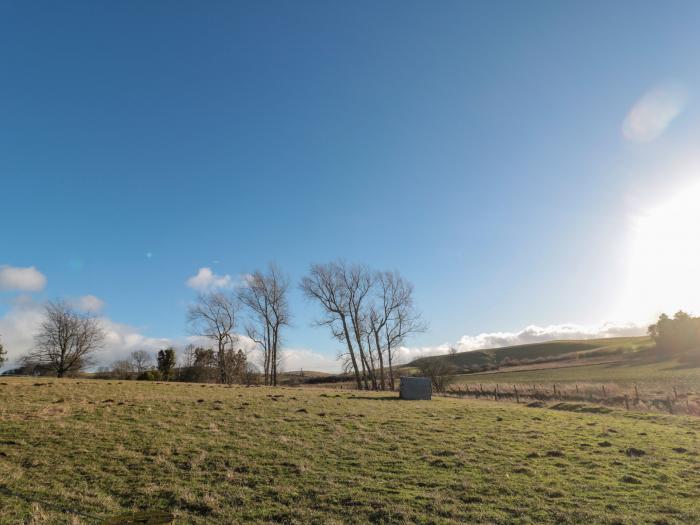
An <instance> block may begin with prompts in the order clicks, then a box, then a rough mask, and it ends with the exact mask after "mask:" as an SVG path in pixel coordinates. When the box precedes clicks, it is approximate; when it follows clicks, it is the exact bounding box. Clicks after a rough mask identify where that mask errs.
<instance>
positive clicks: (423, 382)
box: [399, 376, 433, 401]
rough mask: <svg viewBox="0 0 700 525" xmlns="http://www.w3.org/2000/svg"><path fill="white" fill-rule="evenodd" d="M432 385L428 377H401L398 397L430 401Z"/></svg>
mask: <svg viewBox="0 0 700 525" xmlns="http://www.w3.org/2000/svg"><path fill="white" fill-rule="evenodd" d="M432 395H433V385H432V384H431V382H430V378H429V377H408V376H402V377H401V386H400V388H399V397H400V398H401V399H410V400H423V401H430V399H431V398H432Z"/></svg>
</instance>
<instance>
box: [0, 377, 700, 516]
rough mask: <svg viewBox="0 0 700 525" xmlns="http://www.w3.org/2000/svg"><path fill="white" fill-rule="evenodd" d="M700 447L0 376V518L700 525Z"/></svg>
mask: <svg viewBox="0 0 700 525" xmlns="http://www.w3.org/2000/svg"><path fill="white" fill-rule="evenodd" d="M574 408H576V409H580V408H581V407H580V406H578V407H572V409H574ZM584 410H585V408H584ZM699 436H700V420H698V419H694V418H683V417H677V416H667V415H662V414H641V413H636V412H622V411H613V412H611V413H607V414H601V413H589V412H580V411H576V412H572V411H566V410H551V409H546V408H528V407H525V406H523V405H515V404H511V403H492V402H488V401H470V400H457V399H436V400H433V401H430V402H405V401H397V400H393V399H389V397H388V394H370V393H353V392H348V391H343V392H336V391H332V390H320V389H267V388H244V387H232V388H227V387H220V386H209V385H192V384H155V383H145V382H123V383H117V382H111V383H109V382H100V381H85V380H82V381H75V380H61V381H58V380H46V379H44V378H42V379H38V380H35V379H5V378H2V379H0V523H2V524H19V523H33V524H40V523H52V524H53V523H73V524H77V523H99V522H100V520H101V519H107V518H109V517H111V516H113V515H115V514H119V513H122V512H125V511H136V510H144V509H149V510H150V509H153V510H168V511H171V512H172V513H174V514H175V516H176V517H177V521H176V523H181V524H189V523H195V524H204V523H208V524H211V523H241V522H247V523H265V522H274V523H404V522H411V523H465V522H466V523H608V524H613V523H616V524H621V523H629V524H637V523H650V524H663V523H700V504H699V503H698V502H699V501H700V456H699V455H698V453H699V452H700V439H699ZM67 509H70V510H71V511H73V512H67Z"/></svg>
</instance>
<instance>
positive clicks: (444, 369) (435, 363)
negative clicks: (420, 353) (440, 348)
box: [417, 356, 455, 393]
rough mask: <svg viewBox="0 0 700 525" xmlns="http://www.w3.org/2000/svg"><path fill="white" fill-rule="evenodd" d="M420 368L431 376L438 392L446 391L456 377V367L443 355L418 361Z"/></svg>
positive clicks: (424, 373) (425, 374)
mask: <svg viewBox="0 0 700 525" xmlns="http://www.w3.org/2000/svg"><path fill="white" fill-rule="evenodd" d="M417 366H418V369H419V370H420V371H421V373H422V374H423V375H424V376H425V377H429V378H430V382H431V383H432V384H433V388H434V389H435V391H436V392H439V393H444V392H445V391H446V390H447V387H448V386H449V384H450V382H451V381H452V379H453V378H454V374H455V367H454V366H453V365H452V364H451V363H448V362H447V360H446V359H442V357H441V356H440V357H437V358H435V357H432V358H431V357H426V358H425V359H420V360H418V362H417Z"/></svg>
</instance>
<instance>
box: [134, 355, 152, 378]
mask: <svg viewBox="0 0 700 525" xmlns="http://www.w3.org/2000/svg"><path fill="white" fill-rule="evenodd" d="M130 360H131V364H132V365H133V367H134V370H135V371H136V373H138V374H141V373H143V372H145V371H146V370H148V369H149V368H151V366H152V365H153V361H152V360H151V354H149V353H148V352H146V351H145V350H136V351H134V352H131V359H130Z"/></svg>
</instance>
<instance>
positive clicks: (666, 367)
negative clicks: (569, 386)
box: [456, 359, 700, 392]
mask: <svg viewBox="0 0 700 525" xmlns="http://www.w3.org/2000/svg"><path fill="white" fill-rule="evenodd" d="M584 363H585V362H584ZM564 364H566V365H569V366H564V367H561V368H539V369H533V370H509V369H508V368H502V369H501V370H500V371H498V372H492V373H486V374H484V373H481V374H463V375H459V376H457V377H456V382H457V383H502V384H510V383H516V384H521V383H544V384H547V383H601V384H608V383H611V384H617V385H622V386H626V387H628V388H631V387H632V386H633V385H639V387H640V388H643V389H645V390H659V391H661V390H663V391H665V392H669V391H670V389H671V388H672V387H673V386H679V387H681V388H683V389H684V390H690V391H696V392H697V391H700V367H698V366H687V365H684V364H683V363H679V362H678V361H676V360H673V359H665V360H661V361H657V360H646V359H626V360H623V361H620V362H615V363H603V364H592V365H585V364H583V365H580V363H576V362H571V363H564ZM577 364H578V365H580V366H571V365H577Z"/></svg>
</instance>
